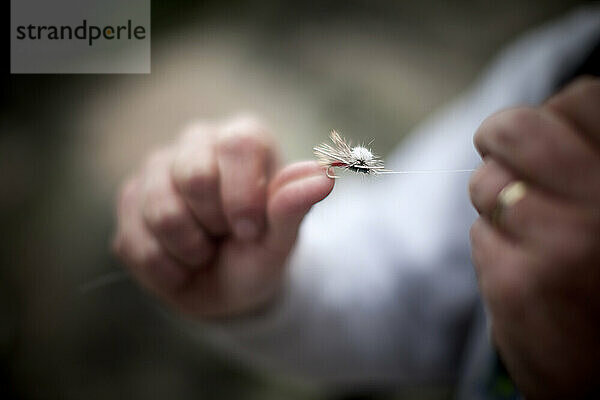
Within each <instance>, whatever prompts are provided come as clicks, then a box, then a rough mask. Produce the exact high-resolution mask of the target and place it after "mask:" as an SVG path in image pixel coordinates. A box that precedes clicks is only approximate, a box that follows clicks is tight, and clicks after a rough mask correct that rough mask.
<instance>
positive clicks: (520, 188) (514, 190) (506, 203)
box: [491, 180, 527, 228]
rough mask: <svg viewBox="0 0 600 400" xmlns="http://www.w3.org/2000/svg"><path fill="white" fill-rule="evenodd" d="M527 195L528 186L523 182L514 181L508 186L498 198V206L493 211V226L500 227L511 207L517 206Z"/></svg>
mask: <svg viewBox="0 0 600 400" xmlns="http://www.w3.org/2000/svg"><path fill="white" fill-rule="evenodd" d="M526 194H527V184H526V183H525V182H523V181H519V180H517V181H513V182H511V183H509V184H508V185H506V186H505V187H504V188H503V189H502V190H501V191H500V193H498V197H496V205H495V207H494V209H493V210H492V214H491V219H492V225H493V226H494V227H496V228H499V227H500V221H501V219H502V215H503V214H504V213H505V212H506V210H507V209H508V208H509V207H512V206H513V205H515V204H516V203H517V202H518V201H520V200H521V199H522V198H523V197H525V195H526Z"/></svg>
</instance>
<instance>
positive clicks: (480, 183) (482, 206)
mask: <svg viewBox="0 0 600 400" xmlns="http://www.w3.org/2000/svg"><path fill="white" fill-rule="evenodd" d="M514 179H515V177H514V175H513V174H512V173H511V172H510V171H509V170H508V169H507V168H505V167H503V166H502V165H501V164H500V163H498V162H497V161H496V160H494V159H493V158H491V157H486V158H485V159H484V163H483V165H481V166H480V167H479V168H478V169H477V170H476V171H475V172H474V173H473V175H471V179H470V180H469V194H470V196H471V202H472V203H473V206H474V207H475V209H476V210H477V211H478V212H479V213H480V214H482V215H484V216H486V217H488V218H490V217H491V216H492V213H493V210H494V209H495V208H496V203H497V199H498V195H499V194H500V192H501V191H502V189H503V188H504V187H506V185H508V184H509V183H510V182H511V181H513V180H514Z"/></svg>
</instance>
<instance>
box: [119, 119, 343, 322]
mask: <svg viewBox="0 0 600 400" xmlns="http://www.w3.org/2000/svg"><path fill="white" fill-rule="evenodd" d="M278 160H279V153H278V150H277V147H276V146H275V144H274V142H273V140H272V139H271V137H270V135H269V134H268V133H267V131H266V129H265V128H264V127H263V126H262V125H261V124H260V122H259V121H257V120H256V119H254V118H252V117H244V116H242V117H237V118H234V119H232V120H229V121H225V122H222V123H217V124H208V123H198V124H195V125H193V126H191V127H190V128H188V129H187V130H186V131H185V132H184V133H183V134H182V135H181V137H180V138H179V139H178V140H177V141H176V142H175V143H173V144H171V145H169V146H167V147H165V148H162V149H159V150H158V151H156V152H155V153H154V154H152V155H150V156H149V157H148V159H147V161H146V162H145V164H144V166H143V167H142V168H141V169H140V170H139V171H137V172H136V173H134V174H133V175H132V176H131V177H129V178H128V179H127V180H126V182H125V184H124V185H123V187H122V189H121V191H120V194H119V200H118V205H117V222H118V224H117V225H118V227H117V232H116V234H115V238H114V251H115V252H116V254H117V255H118V256H119V258H120V259H121V260H122V261H124V263H125V265H126V266H127V267H128V268H129V270H130V271H131V273H132V274H133V275H134V276H135V277H136V278H137V279H138V281H139V282H140V283H141V284H142V285H143V286H144V287H146V288H147V289H148V290H150V291H151V292H152V293H154V294H155V295H157V296H158V297H159V298H161V299H163V300H164V301H166V302H167V303H169V304H170V305H172V306H173V307H174V308H175V309H177V310H178V311H180V312H182V313H184V314H186V315H188V316H192V317H204V318H206V317H224V316H232V315H236V314H239V313H242V312H247V311H250V310H253V309H256V308H259V307H261V306H263V305H265V303H267V302H268V301H269V300H271V299H272V298H273V297H274V296H275V295H276V293H277V291H278V289H279V287H280V286H281V285H280V283H281V280H282V278H283V275H284V272H285V271H284V265H285V261H286V258H287V256H288V254H289V253H290V251H291V249H292V246H293V244H294V242H295V240H296V235H297V231H298V226H299V225H300V222H301V221H302V218H303V217H304V215H305V214H306V213H307V212H308V210H309V209H310V208H311V206H312V205H313V204H314V203H316V202H318V201H320V200H322V199H323V198H325V197H326V196H327V195H328V194H329V193H330V192H331V190H332V189H333V182H334V181H333V179H330V178H328V177H327V176H326V175H325V171H324V169H323V167H321V166H319V164H318V163H316V162H310V161H309V162H300V163H296V164H291V165H289V166H287V167H285V168H283V169H280V168H279V162H278Z"/></svg>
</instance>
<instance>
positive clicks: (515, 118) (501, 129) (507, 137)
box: [493, 107, 536, 149]
mask: <svg viewBox="0 0 600 400" xmlns="http://www.w3.org/2000/svg"><path fill="white" fill-rule="evenodd" d="M535 118H536V117H535V112H534V111H533V110H532V109H530V108H524V107H522V108H515V109H511V110H507V111H506V112H505V113H503V114H500V115H499V117H498V120H497V125H496V129H494V130H493V138H494V139H495V140H496V142H497V143H498V144H499V145H500V146H502V147H504V148H507V149H515V148H517V147H518V146H521V145H522V142H523V140H524V139H525V135H528V136H529V137H531V135H532V134H533V133H534V132H535V131H536V130H535V129H529V128H530V127H531V126H532V123H533V120H534V119H535Z"/></svg>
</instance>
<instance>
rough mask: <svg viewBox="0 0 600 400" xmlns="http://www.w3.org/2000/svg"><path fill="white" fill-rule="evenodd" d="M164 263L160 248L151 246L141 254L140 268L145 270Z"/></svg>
mask: <svg viewBox="0 0 600 400" xmlns="http://www.w3.org/2000/svg"><path fill="white" fill-rule="evenodd" d="M163 262H164V256H163V252H162V250H161V249H160V247H158V246H149V247H148V248H146V249H144V251H143V252H141V253H140V255H139V258H138V260H137V263H138V266H139V267H140V268H142V269H144V270H148V269H151V268H154V267H158V266H160V265H161V264H162V263H163Z"/></svg>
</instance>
